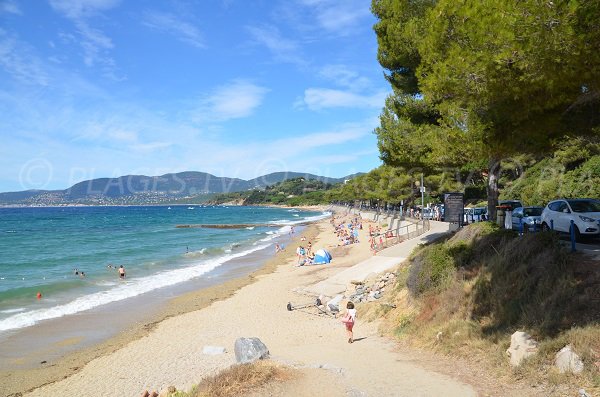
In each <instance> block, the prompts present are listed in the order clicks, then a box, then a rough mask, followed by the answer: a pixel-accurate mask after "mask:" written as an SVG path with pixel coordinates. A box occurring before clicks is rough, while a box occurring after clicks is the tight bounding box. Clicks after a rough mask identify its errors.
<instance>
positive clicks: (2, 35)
mask: <svg viewBox="0 0 600 397" xmlns="http://www.w3.org/2000/svg"><path fill="white" fill-rule="evenodd" d="M0 66H2V67H3V68H4V70H6V71H7V72H8V73H9V74H10V75H12V76H13V77H14V78H15V79H17V80H19V81H20V82H21V83H26V84H28V85H29V84H34V85H41V86H47V85H48V84H49V81H50V78H49V76H48V73H47V72H46V71H45V70H44V67H43V66H42V63H41V61H40V60H39V59H38V58H37V57H36V56H35V55H34V54H33V51H32V50H31V48H30V47H29V45H28V44H27V43H24V42H22V41H19V40H18V39H17V38H16V37H14V36H9V35H8V34H6V32H4V31H3V30H2V29H0Z"/></svg>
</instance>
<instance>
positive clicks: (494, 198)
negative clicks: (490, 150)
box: [487, 158, 501, 222]
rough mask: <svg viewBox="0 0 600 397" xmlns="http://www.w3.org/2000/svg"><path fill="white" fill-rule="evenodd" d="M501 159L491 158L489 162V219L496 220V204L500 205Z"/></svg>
mask: <svg viewBox="0 0 600 397" xmlns="http://www.w3.org/2000/svg"><path fill="white" fill-rule="evenodd" d="M500 171H501V168H500V160H499V159H496V158H491V159H490V161H489V163H488V183H487V197H488V200H487V201H488V219H489V220H490V221H493V222H496V206H497V205H498V179H499V178H500Z"/></svg>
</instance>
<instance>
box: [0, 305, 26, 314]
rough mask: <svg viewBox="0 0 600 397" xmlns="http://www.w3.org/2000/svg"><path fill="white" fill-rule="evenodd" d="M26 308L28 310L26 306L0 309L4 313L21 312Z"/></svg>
mask: <svg viewBox="0 0 600 397" xmlns="http://www.w3.org/2000/svg"><path fill="white" fill-rule="evenodd" d="M25 310H27V309H25V308H24V307H19V308H16V309H6V310H0V313H3V314H11V313H20V312H24V311H25Z"/></svg>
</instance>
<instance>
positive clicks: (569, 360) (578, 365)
mask: <svg viewBox="0 0 600 397" xmlns="http://www.w3.org/2000/svg"><path fill="white" fill-rule="evenodd" d="M554 365H556V367H557V368H558V371H559V372H560V373H561V374H564V373H565V372H572V373H574V374H579V373H581V372H582V371H583V361H581V358H580V357H579V356H578V355H577V354H576V353H575V352H574V351H573V350H572V349H571V345H567V346H565V347H563V348H562V349H560V351H559V352H558V353H556V357H555V358H554Z"/></svg>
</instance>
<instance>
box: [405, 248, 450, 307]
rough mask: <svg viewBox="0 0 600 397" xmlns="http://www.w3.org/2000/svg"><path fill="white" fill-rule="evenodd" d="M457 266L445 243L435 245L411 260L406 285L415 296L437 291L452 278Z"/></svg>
mask: <svg viewBox="0 0 600 397" xmlns="http://www.w3.org/2000/svg"><path fill="white" fill-rule="evenodd" d="M455 268H456V265H455V263H454V259H453V257H452V255H451V254H450V252H448V249H447V248H446V247H445V246H444V245H433V246H431V247H429V248H428V249H426V250H424V251H423V252H422V253H421V255H417V256H416V257H415V258H413V260H412V261H411V264H410V274H409V276H408V280H407V282H406V286H407V287H408V290H409V291H410V292H411V294H412V295H413V296H420V295H422V294H423V293H425V292H427V291H435V290H437V289H439V288H440V287H442V286H444V285H445V284H446V283H447V282H448V281H449V280H450V279H451V277H452V276H453V275H454V271H455Z"/></svg>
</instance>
